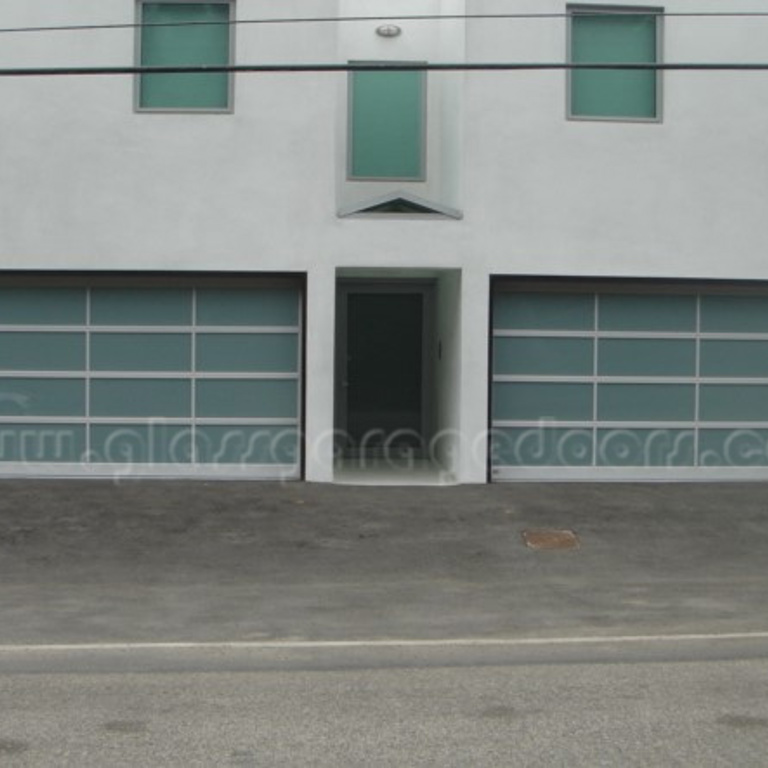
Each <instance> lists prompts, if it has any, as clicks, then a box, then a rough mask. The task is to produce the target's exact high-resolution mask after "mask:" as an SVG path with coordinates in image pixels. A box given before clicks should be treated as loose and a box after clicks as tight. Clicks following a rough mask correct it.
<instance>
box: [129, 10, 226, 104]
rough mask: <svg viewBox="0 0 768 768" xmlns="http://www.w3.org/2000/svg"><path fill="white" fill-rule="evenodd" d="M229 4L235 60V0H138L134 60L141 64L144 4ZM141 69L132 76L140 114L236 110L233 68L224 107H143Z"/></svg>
mask: <svg viewBox="0 0 768 768" xmlns="http://www.w3.org/2000/svg"><path fill="white" fill-rule="evenodd" d="M152 4H154V5H206V4H211V5H226V6H228V8H229V22H230V24H229V35H228V41H227V44H228V48H229V51H228V54H229V55H228V65H233V64H234V62H235V39H236V37H235V29H236V24H235V22H236V0H136V6H135V23H136V34H135V35H134V61H135V63H136V66H137V67H141V66H142V60H141V53H142V40H143V34H144V22H143V19H144V6H145V5H152ZM143 77H144V75H143V74H142V73H137V74H136V75H135V76H134V79H133V110H134V112H138V113H141V114H206V115H229V114H232V113H233V112H234V100H235V77H234V72H228V73H227V105H226V106H225V107H144V106H142V105H141V89H142V78H143Z"/></svg>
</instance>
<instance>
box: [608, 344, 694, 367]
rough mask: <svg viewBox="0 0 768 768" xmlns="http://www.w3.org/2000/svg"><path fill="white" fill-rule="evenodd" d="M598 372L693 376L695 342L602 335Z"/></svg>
mask: <svg viewBox="0 0 768 768" xmlns="http://www.w3.org/2000/svg"><path fill="white" fill-rule="evenodd" d="M597 359H598V371H599V373H600V375H601V376H695V375H696V342H694V341H693V340H691V341H683V340H677V339H674V340H673V339H601V340H600V342H599V351H598V356H597Z"/></svg>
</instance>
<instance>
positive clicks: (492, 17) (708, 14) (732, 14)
mask: <svg viewBox="0 0 768 768" xmlns="http://www.w3.org/2000/svg"><path fill="white" fill-rule="evenodd" d="M590 14H593V15H596V16H618V15H622V14H626V15H630V16H652V17H655V18H656V17H657V18H760V17H768V11H677V12H668V11H656V10H653V9H651V10H646V9H633V8H628V9H626V10H623V9H620V8H619V9H616V8H608V9H606V10H602V9H597V8H594V9H590V8H580V9H579V10H578V14H577V15H580V16H583V15H590ZM573 15H576V14H574V13H568V12H566V13H456V14H415V15H409V16H389V15H388V16H304V17H273V18H265V19H230V20H228V21H180V22H179V21H177V22H170V21H169V22H152V23H146V24H144V23H142V22H132V23H116V24H64V25H58V26H28V27H0V34H14V33H27V32H82V31H96V30H123V29H137V28H139V27H195V26H205V27H213V26H244V25H251V24H256V25H260V24H263V25H269V24H335V23H340V24H343V23H351V22H366V21H375V22H407V21H471V20H478V21H482V20H489V21H496V20H503V19H523V20H524V19H564V18H568V17H569V16H573Z"/></svg>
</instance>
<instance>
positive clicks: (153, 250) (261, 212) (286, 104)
mask: <svg viewBox="0 0 768 768" xmlns="http://www.w3.org/2000/svg"><path fill="white" fill-rule="evenodd" d="M654 5H655V4H654ZM664 6H665V8H666V9H667V10H668V11H670V12H674V11H690V10H691V4H690V2H689V0H668V2H666V3H664ZM398 9H399V10H398ZM463 10H466V11H467V12H470V13H473V14H478V13H484V12H487V13H509V12H510V11H512V10H514V12H515V13H525V12H536V13H546V12H551V13H562V12H564V10H565V2H564V0H520V1H519V2H516V3H515V4H514V6H510V4H509V3H508V2H507V1H506V0H407V2H406V0H402V1H401V2H399V3H397V4H393V2H392V0H354V1H353V0H313V2H312V3H311V4H310V3H308V2H305V1H302V0H291V1H290V2H289V1H288V0H284V1H283V2H281V3H279V4H276V3H274V2H271V1H270V0H238V2H237V17H238V18H239V19H241V20H247V19H258V18H269V17H281V18H286V17H306V16H316V17H323V16H333V15H334V14H336V13H342V14H354V15H356V16H376V15H392V14H393V13H406V14H409V15H410V14H422V13H429V14H455V13H461V12H462V11H463ZM696 10H699V11H708V10H710V11H731V12H735V11H750V10H754V11H764V10H765V3H764V2H763V0H699V2H697V3H696ZM134 19H135V7H134V3H133V2H132V0H69V1H68V2H67V3H51V2H50V0H4V2H3V3H2V7H0V27H3V28H11V27H22V26H35V25H55V24H81V23H82V24H94V23H95V24H99V23H105V24H120V23H126V24H130V23H132V22H133V21H134ZM379 23H381V22H379V21H376V20H373V19H371V20H365V21H356V22H345V23H343V24H335V23H334V24H329V23H314V24H311V23H302V24H279V25H242V26H240V27H238V30H237V40H236V53H237V60H238V62H240V63H277V62H312V63H328V62H331V63H333V62H344V61H347V60H349V59H356V58H359V59H389V58H391V59H393V60H411V59H420V60H428V61H443V62H447V61H464V60H466V61H470V62H479V61H491V62H493V61H553V62H557V61H563V60H564V55H565V40H566V33H565V20H564V19H562V18H549V19H540V18H539V19H530V20H520V19H506V20H500V19H494V20H492V21H490V20H479V19H474V20H471V21H468V22H466V24H464V23H462V22H457V21H455V20H447V19H446V20H443V21H435V20H432V21H408V20H403V21H400V22H399V24H400V26H401V27H402V29H403V33H402V35H401V36H400V37H398V38H394V39H388V40H384V39H382V38H380V37H377V36H376V35H375V28H376V26H378V24H379ZM664 38H665V59H666V60H667V61H674V62H705V61H710V62H716V61H766V60H768V56H767V55H766V51H768V18H738V17H732V18H712V17H710V18H696V19H693V18H690V17H681V18H668V19H666V21H665V30H664ZM134 49H135V41H134V32H133V30H131V29H117V30H103V31H77V32H74V31H73V32H56V33H53V32H40V33H25V34H20V33H19V34H8V33H6V34H3V36H2V46H0V67H19V66H30V67H32V66H88V65H126V64H131V63H133V61H134ZM430 82H431V83H432V85H431V86H430V89H431V90H430V94H431V96H430V98H431V99H433V100H432V101H430V115H429V121H430V126H431V128H430V130H431V131H433V133H434V132H436V133H434V136H433V135H430V140H431V141H432V143H433V144H434V143H438V144H439V151H437V150H435V148H434V147H432V154H431V155H430V164H431V167H430V168H429V169H428V181H427V182H426V183H425V184H424V185H422V186H419V185H412V186H409V188H410V189H411V190H412V191H414V192H416V193H417V194H420V195H422V196H426V197H430V196H431V197H432V198H433V199H436V200H437V201H438V202H443V203H445V204H447V205H451V206H455V207H458V208H460V209H461V210H462V211H463V214H464V218H463V219H462V220H460V221H456V220H449V219H424V218H411V219H407V218H404V219H397V218H394V219H393V218H379V219H373V218H348V219H340V218H338V217H337V215H336V211H337V209H338V207H339V205H340V204H342V203H344V202H349V200H350V199H358V198H359V199H363V198H364V197H365V195H366V194H368V190H370V194H371V196H375V195H376V194H379V193H380V192H381V191H382V190H385V187H382V185H378V184H371V185H370V187H368V186H366V185H365V184H363V185H361V184H360V183H358V184H356V185H353V187H354V189H353V188H352V187H350V186H349V183H348V182H346V181H345V179H344V162H345V154H346V152H345V146H344V144H345V142H344V131H345V126H346V77H345V75H344V74H342V73H335V74H333V73H332V74H328V73H325V74H323V73H305V74H241V75H238V76H237V78H236V84H235V103H234V111H233V113H232V114H214V115H201V114H194V115H185V114H137V113H135V112H134V110H133V79H132V77H131V76H108V77H107V76H94V77H44V78H9V77H4V78H0V99H2V104H3V118H2V121H1V122H0V211H2V214H1V216H2V227H1V229H0V269H4V270H19V269H23V270H61V269H63V270H93V269H96V270H213V271H221V270H223V271H239V270H249V271H250V270H253V271H281V272H282V271H297V272H306V273H307V274H308V312H309V318H310V324H309V329H308V344H307V367H308V370H309V371H310V378H309V379H308V392H307V430H308V434H309V435H310V436H311V435H315V436H317V435H320V434H322V433H323V432H324V430H327V429H328V428H329V427H332V424H333V382H332V376H333V364H332V339H333V325H334V320H333V311H332V308H333V291H334V286H335V277H334V275H335V270H336V269H338V268H349V267H357V268H364V267H370V268H381V267H393V268H396V267H399V268H414V267H421V268H431V269H436V270H441V269H454V270H460V271H461V280H460V285H461V302H460V304H461V307H462V315H461V319H460V328H461V349H460V350H459V353H460V354H459V358H460V359H461V360H462V367H461V371H462V373H461V381H460V382H459V383H456V385H455V388H451V389H450V397H449V400H450V401H451V402H455V403H458V405H456V406H455V408H456V409H457V410H456V412H455V413H454V421H455V422H456V423H459V422H461V423H462V425H463V426H462V428H464V427H466V428H467V429H471V430H478V429H480V428H481V427H483V426H484V425H485V420H486V415H487V389H486V387H487V348H486V347H485V346H484V344H485V336H486V332H487V301H488V297H487V293H488V276H489V275H490V274H513V275H525V274H535V275H566V276H567V275H590V276H609V277H617V276H653V277H662V278H739V279H761V280H765V279H768V258H767V256H768V225H766V217H765V210H766V200H767V199H768V173H766V168H768V142H766V141H765V126H766V125H768V73H766V72H719V73H718V72H674V73H672V72H669V73H665V75H664V109H663V120H662V121H661V122H660V123H653V124H633V123H622V122H615V123H614V122H608V123H605V122H603V123H601V122H589V121H584V122H577V121H568V120H566V119H565V74H564V73H563V72H561V71H551V72H473V73H454V74H441V75H440V76H439V77H437V76H435V77H433V78H431V80H430ZM361 187H362V188H361ZM456 274H457V275H458V273H456ZM484 313H485V314H484ZM481 358H482V359H481ZM484 365H485V366H486V367H485V368H483V366H484ZM446 419H448V420H449V421H450V419H449V418H448V417H447V416H446ZM318 451H319V453H312V452H311V451H310V452H308V457H307V476H308V477H309V478H310V479H329V472H330V470H329V457H330V446H329V447H328V449H327V451H326V450H325V449H318ZM479 463H482V462H479ZM479 463H478V462H474V461H473V460H472V459H471V458H470V456H469V454H467V455H466V456H464V457H463V458H462V462H461V466H462V468H463V469H462V470H461V471H462V477H463V478H464V479H465V480H472V479H474V480H477V481H480V480H482V479H483V476H484V471H485V470H484V467H479ZM476 464H477V465H478V466H476Z"/></svg>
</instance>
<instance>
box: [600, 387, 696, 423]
mask: <svg viewBox="0 0 768 768" xmlns="http://www.w3.org/2000/svg"><path fill="white" fill-rule="evenodd" d="M597 403H598V405H597V413H598V418H599V419H601V420H606V421H692V420H693V418H694V413H695V404H696V397H695V387H694V386H693V385H687V384H600V385H598V388H597Z"/></svg>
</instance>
